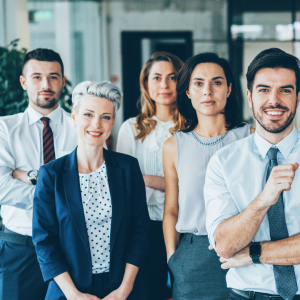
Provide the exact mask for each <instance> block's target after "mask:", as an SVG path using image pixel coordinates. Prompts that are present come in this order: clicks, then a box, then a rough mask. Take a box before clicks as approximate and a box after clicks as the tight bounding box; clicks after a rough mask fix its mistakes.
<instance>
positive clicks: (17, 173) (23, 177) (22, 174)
mask: <svg viewBox="0 0 300 300" xmlns="http://www.w3.org/2000/svg"><path fill="white" fill-rule="evenodd" d="M27 173H28V172H26V171H21V170H14V171H13V172H12V177H13V178H14V179H18V180H20V181H23V182H24V183H28V184H32V183H31V181H30V180H29V179H28V176H27Z"/></svg>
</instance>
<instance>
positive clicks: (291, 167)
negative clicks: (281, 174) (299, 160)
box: [272, 164, 294, 172]
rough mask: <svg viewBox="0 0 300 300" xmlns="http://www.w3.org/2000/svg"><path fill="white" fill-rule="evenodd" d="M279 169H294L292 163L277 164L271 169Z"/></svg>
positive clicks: (273, 170)
mask: <svg viewBox="0 0 300 300" xmlns="http://www.w3.org/2000/svg"><path fill="white" fill-rule="evenodd" d="M280 170H294V166H293V164H283V165H278V166H275V167H274V168H273V169H272V172H275V171H280Z"/></svg>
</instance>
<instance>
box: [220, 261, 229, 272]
mask: <svg viewBox="0 0 300 300" xmlns="http://www.w3.org/2000/svg"><path fill="white" fill-rule="evenodd" d="M221 268H222V269H223V270H227V269H229V264H228V263H227V262H226V263H224V264H222V265H221Z"/></svg>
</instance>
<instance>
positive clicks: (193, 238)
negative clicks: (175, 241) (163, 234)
mask: <svg viewBox="0 0 300 300" xmlns="http://www.w3.org/2000/svg"><path fill="white" fill-rule="evenodd" d="M182 240H183V241H184V242H185V243H190V244H192V243H201V244H203V243H205V244H209V241H208V236H207V235H195V234H192V233H184V234H183V237H182Z"/></svg>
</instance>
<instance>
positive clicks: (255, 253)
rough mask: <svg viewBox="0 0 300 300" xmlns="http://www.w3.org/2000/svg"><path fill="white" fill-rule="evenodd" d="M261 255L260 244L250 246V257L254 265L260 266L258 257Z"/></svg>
mask: <svg viewBox="0 0 300 300" xmlns="http://www.w3.org/2000/svg"><path fill="white" fill-rule="evenodd" d="M260 255H261V245H260V243H257V242H256V243H252V244H251V245H250V257H251V258H252V261H253V263H254V264H260V263H261V262H260V261H259V257H260Z"/></svg>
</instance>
